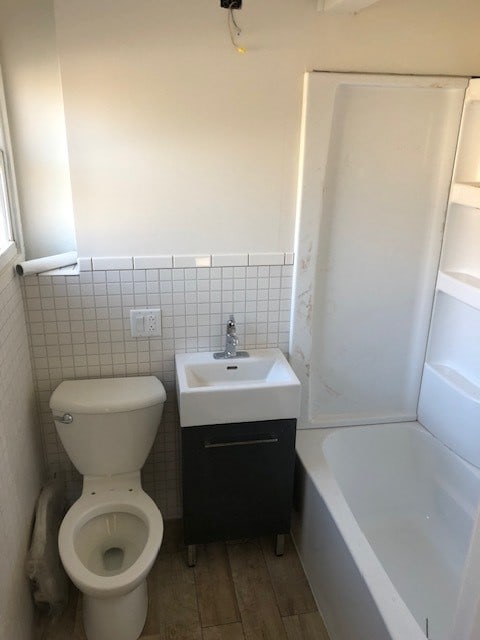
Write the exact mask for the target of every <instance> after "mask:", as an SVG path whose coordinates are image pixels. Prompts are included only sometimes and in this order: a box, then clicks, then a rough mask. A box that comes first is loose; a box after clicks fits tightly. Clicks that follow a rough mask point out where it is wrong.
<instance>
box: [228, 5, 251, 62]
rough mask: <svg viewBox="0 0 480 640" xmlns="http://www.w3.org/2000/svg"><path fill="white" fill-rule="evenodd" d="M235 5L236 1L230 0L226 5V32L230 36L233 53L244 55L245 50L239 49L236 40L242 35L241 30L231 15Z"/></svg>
mask: <svg viewBox="0 0 480 640" xmlns="http://www.w3.org/2000/svg"><path fill="white" fill-rule="evenodd" d="M236 4H237V1H236V0H232V2H230V4H229V5H228V15H227V25H228V32H229V34H230V40H231V41H232V45H233V47H234V48H235V51H237V53H246V52H247V50H246V49H245V48H244V47H241V46H240V45H239V44H238V42H237V40H236V39H237V38H238V37H239V36H240V34H241V33H242V30H241V28H240V27H239V25H238V23H237V21H236V20H235V16H234V14H233V10H234V9H235V5H236Z"/></svg>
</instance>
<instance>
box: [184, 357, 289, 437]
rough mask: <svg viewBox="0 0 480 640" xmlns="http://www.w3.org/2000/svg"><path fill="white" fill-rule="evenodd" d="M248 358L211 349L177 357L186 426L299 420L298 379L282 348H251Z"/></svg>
mask: <svg viewBox="0 0 480 640" xmlns="http://www.w3.org/2000/svg"><path fill="white" fill-rule="evenodd" d="M249 354H250V357H248V358H229V359H225V360H215V359H214V358H213V353H181V354H177V355H176V356H175V364H176V380H177V394H178V405H179V408H180V424H181V426H182V427H194V426H198V425H206V424H227V423H229V422H253V421H257V420H280V419H282V418H298V416H299V415H300V382H299V381H298V378H297V376H296V375H295V373H294V372H293V370H292V368H291V367H290V365H289V364H288V362H287V360H286V358H285V356H284V355H283V353H282V352H281V351H280V350H279V349H252V350H250V351H249Z"/></svg>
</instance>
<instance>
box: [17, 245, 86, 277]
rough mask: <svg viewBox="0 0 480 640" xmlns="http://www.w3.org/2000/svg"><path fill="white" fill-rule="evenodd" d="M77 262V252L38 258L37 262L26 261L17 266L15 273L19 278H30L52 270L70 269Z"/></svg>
mask: <svg viewBox="0 0 480 640" xmlns="http://www.w3.org/2000/svg"><path fill="white" fill-rule="evenodd" d="M76 262H77V252H76V251H69V252H68V253H58V254H57V255H55V256H47V257H45V258H36V259H35V260H24V261H23V262H18V263H17V264H16V265H15V271H16V272H17V273H18V275H19V276H30V275H34V274H36V273H43V272H44V271H50V270H51V269H60V267H68V266H69V265H71V264H75V263H76Z"/></svg>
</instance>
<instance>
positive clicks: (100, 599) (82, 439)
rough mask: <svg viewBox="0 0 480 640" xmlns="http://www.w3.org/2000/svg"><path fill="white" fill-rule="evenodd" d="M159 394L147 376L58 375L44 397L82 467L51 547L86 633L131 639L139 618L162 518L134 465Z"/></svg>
mask: <svg viewBox="0 0 480 640" xmlns="http://www.w3.org/2000/svg"><path fill="white" fill-rule="evenodd" d="M62 385H63V386H62ZM164 401H165V390H164V388H163V386H162V385H161V383H160V382H159V381H158V380H157V379H156V378H154V377H153V376H146V377H143V378H116V379H103V380H75V381H67V382H62V383H61V384H60V385H59V387H57V389H56V390H55V391H54V393H53V394H52V397H51V399H50V407H51V409H52V411H53V414H54V420H55V425H56V428H57V431H58V434H59V436H60V438H61V440H62V443H63V444H64V446H65V449H66V451H67V453H68V455H69V456H70V458H71V460H72V462H73V463H74V464H75V466H76V467H77V469H78V470H79V471H80V472H81V473H83V474H84V477H83V489H82V495H81V496H80V498H79V499H78V500H77V501H76V502H75V503H74V504H73V505H72V506H71V507H70V509H69V511H68V512H67V514H66V515H65V518H64V519H63V522H62V524H61V526H60V531H59V535H58V547H59V552H60V558H61V560H62V563H63V566H64V568H65V571H66V572H67V574H68V575H69V576H70V578H71V580H72V582H73V583H74V584H75V585H76V586H77V587H78V589H79V590H80V591H81V592H82V594H83V622H84V627H85V633H86V635H87V638H88V640H137V638H138V637H139V636H140V634H141V632H142V629H143V626H144V624H145V620H146V616H147V604H148V597H147V582H146V577H147V575H148V572H149V571H150V569H151V568H152V565H153V563H154V561H155V558H156V556H157V553H158V550H159V548H160V545H161V542H162V537H163V520H162V515H161V513H160V511H159V509H158V507H157V506H156V504H155V503H154V502H153V500H152V499H151V498H150V497H149V496H148V495H147V494H146V493H145V492H144V491H143V489H142V486H141V479H140V469H141V467H142V466H143V464H144V462H145V459H146V456H147V455H148V452H149V450H150V448H151V446H152V443H153V440H154V438H155V434H156V431H157V428H158V423H159V422H160V417H161V413H162V409H163V403H164Z"/></svg>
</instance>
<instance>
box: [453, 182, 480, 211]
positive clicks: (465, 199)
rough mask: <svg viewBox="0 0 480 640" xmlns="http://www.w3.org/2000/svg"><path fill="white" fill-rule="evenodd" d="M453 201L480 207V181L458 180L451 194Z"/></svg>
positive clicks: (476, 207) (467, 205)
mask: <svg viewBox="0 0 480 640" xmlns="http://www.w3.org/2000/svg"><path fill="white" fill-rule="evenodd" d="M450 199H451V201H452V202H456V203H458V204H461V205H464V206H466V207H474V208H475V209H480V183H478V182H477V183H475V182H471V183H467V182H456V183H455V184H453V185H452V191H451V194H450Z"/></svg>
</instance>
